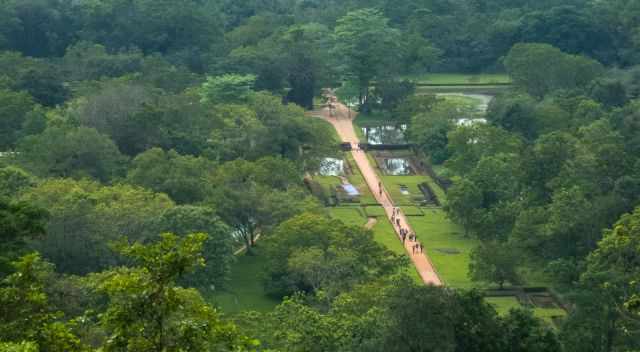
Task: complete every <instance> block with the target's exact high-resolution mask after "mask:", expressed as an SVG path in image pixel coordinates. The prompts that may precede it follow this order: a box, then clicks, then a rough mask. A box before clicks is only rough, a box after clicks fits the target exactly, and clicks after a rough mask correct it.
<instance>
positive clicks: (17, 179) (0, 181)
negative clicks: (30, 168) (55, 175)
mask: <svg viewBox="0 0 640 352" xmlns="http://www.w3.org/2000/svg"><path fill="white" fill-rule="evenodd" d="M35 181H36V180H35V178H34V177H33V176H32V175H30V174H29V173H28V172H26V171H24V170H22V169H21V168H19V167H15V166H5V167H0V197H6V198H10V197H14V198H17V197H19V196H20V194H21V193H22V192H24V191H26V190H27V189H28V188H29V187H32V186H34V185H35V183H36V182H35Z"/></svg>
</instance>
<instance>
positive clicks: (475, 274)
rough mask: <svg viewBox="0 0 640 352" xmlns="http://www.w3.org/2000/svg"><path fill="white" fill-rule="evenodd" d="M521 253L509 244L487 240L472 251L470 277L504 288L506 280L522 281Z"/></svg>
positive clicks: (514, 283) (516, 283)
mask: <svg viewBox="0 0 640 352" xmlns="http://www.w3.org/2000/svg"><path fill="white" fill-rule="evenodd" d="M520 260H521V258H520V254H519V253H517V252H515V251H514V250H513V248H511V247H510V246H509V245H508V244H504V243H498V242H487V243H483V244H481V245H479V246H478V247H476V248H475V249H474V250H473V251H472V252H471V263H470V264H469V277H470V278H471V279H472V280H473V281H484V282H490V283H496V284H498V285H499V286H500V289H501V290H502V289H503V288H504V284H505V283H506V282H508V283H510V284H512V285H518V284H520V283H522V278H521V277H520V275H519V274H518V265H519V263H520Z"/></svg>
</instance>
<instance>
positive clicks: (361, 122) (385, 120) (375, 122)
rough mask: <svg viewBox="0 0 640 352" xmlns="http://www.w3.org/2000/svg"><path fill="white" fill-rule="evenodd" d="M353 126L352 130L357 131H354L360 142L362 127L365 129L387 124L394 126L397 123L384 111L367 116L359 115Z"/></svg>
mask: <svg viewBox="0 0 640 352" xmlns="http://www.w3.org/2000/svg"><path fill="white" fill-rule="evenodd" d="M354 122H355V124H354V126H353V127H354V128H356V129H357V130H358V131H356V132H357V133H359V135H358V136H359V137H360V139H361V141H362V137H363V135H362V130H361V128H362V127H367V126H380V125H387V124H396V123H398V122H399V121H397V120H396V119H395V118H394V117H393V115H391V114H390V113H388V112H385V111H373V112H371V113H369V114H366V115H365V114H359V115H358V117H356V119H355V120H354Z"/></svg>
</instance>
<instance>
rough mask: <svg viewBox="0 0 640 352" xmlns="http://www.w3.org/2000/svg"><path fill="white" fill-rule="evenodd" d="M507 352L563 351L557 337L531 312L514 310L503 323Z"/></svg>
mask: <svg viewBox="0 0 640 352" xmlns="http://www.w3.org/2000/svg"><path fill="white" fill-rule="evenodd" d="M501 331H502V333H503V336H504V339H505V346H506V349H505V350H507V351H514V352H516V351H517V352H545V351H562V347H561V345H560V343H559V342H558V339H557V337H556V335H555V334H554V333H553V331H552V330H551V328H550V327H548V326H546V325H545V324H544V322H543V321H542V320H540V319H537V318H536V317H534V316H533V312H532V311H530V310H523V309H514V310H511V311H510V312H509V314H508V315H507V316H506V317H505V318H504V319H503V321H502V330H501Z"/></svg>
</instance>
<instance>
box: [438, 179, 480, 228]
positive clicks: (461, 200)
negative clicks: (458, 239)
mask: <svg viewBox="0 0 640 352" xmlns="http://www.w3.org/2000/svg"><path fill="white" fill-rule="evenodd" d="M480 207H482V190H481V189H480V188H479V187H478V186H477V185H476V184H475V183H473V182H472V181H469V180H466V179H462V180H460V181H459V182H455V183H454V184H453V186H452V187H451V188H450V189H449V191H448V192H447V205H446V207H445V210H446V212H447V215H448V216H449V217H450V218H451V219H452V220H453V221H455V222H457V223H459V224H460V225H461V226H462V228H463V229H464V233H465V236H469V234H470V233H471V232H472V230H473V226H474V224H475V221H476V219H475V218H476V215H477V210H478V209H479V208H480Z"/></svg>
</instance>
